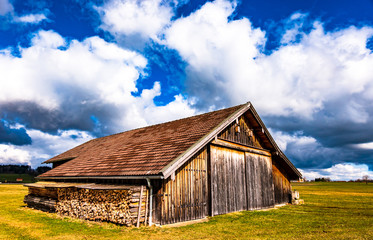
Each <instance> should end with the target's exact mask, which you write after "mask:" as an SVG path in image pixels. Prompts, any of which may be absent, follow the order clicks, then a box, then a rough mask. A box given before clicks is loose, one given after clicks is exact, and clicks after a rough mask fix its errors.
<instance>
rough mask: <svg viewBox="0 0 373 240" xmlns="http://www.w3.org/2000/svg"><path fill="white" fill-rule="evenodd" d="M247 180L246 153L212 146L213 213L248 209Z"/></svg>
mask: <svg viewBox="0 0 373 240" xmlns="http://www.w3.org/2000/svg"><path fill="white" fill-rule="evenodd" d="M245 182H246V176H245V153H244V152H241V151H236V150H231V149H227V148H222V147H217V146H212V147H211V190H212V195H211V197H212V202H211V212H212V215H219V214H224V213H229V212H236V211H241V210H245V209H247V201H246V197H245V193H246V184H245Z"/></svg>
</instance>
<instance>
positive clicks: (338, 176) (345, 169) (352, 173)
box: [299, 163, 373, 181]
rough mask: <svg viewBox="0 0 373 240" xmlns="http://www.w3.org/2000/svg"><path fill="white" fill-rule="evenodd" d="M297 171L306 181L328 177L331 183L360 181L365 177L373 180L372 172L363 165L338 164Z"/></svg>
mask: <svg viewBox="0 0 373 240" xmlns="http://www.w3.org/2000/svg"><path fill="white" fill-rule="evenodd" d="M299 170H300V171H301V172H302V174H303V176H304V177H306V179H307V180H314V179H315V178H321V177H328V178H330V179H331V180H333V181H348V180H356V179H362V177H363V176H365V175H368V176H369V178H370V179H372V178H373V171H370V170H369V168H368V166H367V165H365V164H354V163H340V164H336V165H334V166H332V167H330V168H326V169H310V170H302V169H299Z"/></svg>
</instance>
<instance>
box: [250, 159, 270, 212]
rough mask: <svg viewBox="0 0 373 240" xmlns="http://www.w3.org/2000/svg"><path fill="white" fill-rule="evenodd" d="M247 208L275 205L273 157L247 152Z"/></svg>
mask: <svg viewBox="0 0 373 240" xmlns="http://www.w3.org/2000/svg"><path fill="white" fill-rule="evenodd" d="M245 159H246V189H247V192H246V196H247V202H248V204H247V209H248V210H252V209H262V208H268V207H271V206H273V205H274V192H273V177H272V159H271V157H268V156H262V155H258V154H253V153H246V154H245Z"/></svg>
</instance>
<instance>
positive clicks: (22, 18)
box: [13, 13, 48, 24]
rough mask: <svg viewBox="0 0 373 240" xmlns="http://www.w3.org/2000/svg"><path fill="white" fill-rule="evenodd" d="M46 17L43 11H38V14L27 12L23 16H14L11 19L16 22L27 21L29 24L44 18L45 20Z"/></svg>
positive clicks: (36, 22)
mask: <svg viewBox="0 0 373 240" xmlns="http://www.w3.org/2000/svg"><path fill="white" fill-rule="evenodd" d="M47 19H48V18H47V17H46V16H45V14H44V13H38V14H27V15H23V16H20V17H18V16H15V17H13V21H14V22H17V23H29V24H38V23H40V22H42V21H44V20H47Z"/></svg>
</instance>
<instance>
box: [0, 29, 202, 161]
mask: <svg viewBox="0 0 373 240" xmlns="http://www.w3.org/2000/svg"><path fill="white" fill-rule="evenodd" d="M30 42H31V45H30V46H29V47H26V48H22V47H20V48H19V55H17V56H14V55H13V54H12V50H11V49H5V50H1V51H0V72H1V75H2V77H1V81H0V109H1V111H0V118H1V119H3V120H4V121H6V122H7V123H9V125H12V126H13V125H14V126H18V128H12V129H10V128H9V127H8V128H5V127H4V129H1V131H0V132H2V131H3V132H4V131H5V133H9V132H10V131H13V132H14V133H15V134H16V135H17V137H18V138H21V137H22V136H23V135H24V136H27V135H28V136H29V138H31V139H32V144H31V145H30V146H20V147H15V146H12V145H9V144H8V145H7V144H3V145H2V149H3V158H2V159H3V160H2V162H10V161H14V163H24V162H28V163H31V164H34V163H35V161H37V160H35V159H38V161H39V163H40V162H41V161H42V160H45V159H46V158H49V157H50V156H53V155H54V154H57V153H59V151H64V150H67V149H69V148H70V147H72V145H74V144H77V143H81V142H82V141H84V140H87V138H88V137H84V136H83V137H81V138H78V140H79V141H77V139H76V138H75V139H70V138H69V137H66V136H67V135H66V134H70V132H69V131H73V130H74V129H76V131H80V132H90V134H92V135H90V137H92V136H102V135H107V134H112V133H117V132H121V131H125V130H128V129H132V128H136V127H140V126H145V125H149V124H153V123H158V122H164V121H167V120H171V119H175V118H181V117H185V116H190V115H192V114H194V113H195V112H194V110H193V109H192V108H191V107H190V105H191V103H190V101H189V100H187V99H185V98H183V97H182V96H175V100H174V101H171V102H170V103H168V104H167V105H165V106H162V107H158V106H156V105H155V104H154V98H155V97H156V96H159V95H160V94H161V86H160V83H159V82H155V83H154V86H153V87H152V88H150V89H144V90H143V91H142V92H140V93H139V94H136V95H134V94H133V93H136V92H137V91H138V90H137V88H136V83H137V81H138V80H139V78H141V77H146V72H145V69H146V66H147V59H146V58H144V57H143V56H142V55H141V54H139V53H137V52H135V51H130V50H126V49H123V48H120V47H118V46H117V45H116V44H114V43H109V42H106V41H105V40H103V39H101V38H99V37H90V38H87V39H85V40H83V41H77V40H71V41H67V40H66V39H64V38H63V37H62V36H61V35H59V34H58V33H56V32H53V31H43V30H42V31H39V32H38V33H35V34H34V35H33V36H32V38H31V40H30ZM137 95H138V96H137ZM17 124H18V125H17ZM20 124H21V125H20ZM19 126H21V127H19ZM25 129H26V130H27V131H26V132H25ZM22 134H23V135H22ZM65 135H66V136H65ZM70 135H71V134H70ZM9 136H11V134H10V135H9V134H8V137H9ZM16 140H17V139H16V138H14V139H8V140H6V141H5V140H4V141H3V142H6V143H13V144H14V143H15V142H16ZM18 140H19V139H18ZM29 140H30V139H29ZM47 143H48V146H46V145H47ZM56 145H57V146H63V147H56ZM44 148H45V149H47V150H45V149H44ZM5 152H7V154H5ZM13 152H18V153H20V157H21V156H22V157H21V158H20V159H14V158H15V157H14V156H15V155H16V154H10V153H13ZM21 153H25V154H21ZM26 153H28V154H26ZM12 159H13V160H12Z"/></svg>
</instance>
